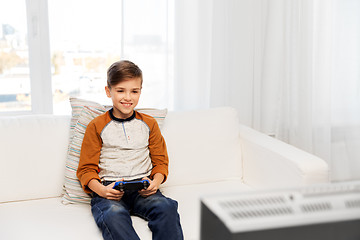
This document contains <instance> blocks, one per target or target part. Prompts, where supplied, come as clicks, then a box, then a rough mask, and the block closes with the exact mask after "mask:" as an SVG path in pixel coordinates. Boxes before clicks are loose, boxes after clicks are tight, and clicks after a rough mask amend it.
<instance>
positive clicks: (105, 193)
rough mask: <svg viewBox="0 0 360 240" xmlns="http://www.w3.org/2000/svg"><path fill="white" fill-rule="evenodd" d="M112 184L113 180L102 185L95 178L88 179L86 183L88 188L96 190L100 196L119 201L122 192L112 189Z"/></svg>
mask: <svg viewBox="0 0 360 240" xmlns="http://www.w3.org/2000/svg"><path fill="white" fill-rule="evenodd" d="M114 185H115V182H113V183H111V184H109V185H107V186H104V185H102V184H101V183H100V182H99V181H98V180H96V179H92V180H90V182H89V184H88V186H89V188H90V189H91V190H92V191H94V192H96V193H97V194H98V195H99V196H100V197H103V198H106V199H109V200H115V201H120V200H121V198H122V196H123V195H124V192H121V191H119V190H116V189H113V187H114Z"/></svg>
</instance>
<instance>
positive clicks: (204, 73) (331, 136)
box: [174, 0, 360, 181]
mask: <svg viewBox="0 0 360 240" xmlns="http://www.w3.org/2000/svg"><path fill="white" fill-rule="evenodd" d="M359 43H360V2H359V1H357V0H241V1H239V0H226V1H222V0H211V1H210V0H208V1H205V0H197V1H193V0H183V1H176V2H175V62H174V63H175V88H174V89H175V90H174V102H175V104H174V108H175V109H195V108H207V107H217V106H224V105H227V106H233V107H235V108H236V109H237V110H238V112H239V117H240V121H241V122H242V123H244V124H246V125H249V126H251V127H253V128H255V129H257V130H259V131H261V132H264V133H266V134H269V135H271V136H274V137H276V138H278V139H280V140H283V141H285V142H287V143H289V144H292V145H294V146H296V147H299V148H301V149H303V150H305V151H308V152H310V153H313V154H315V155H317V156H319V157H321V158H323V159H324V160H326V161H327V162H328V163H329V165H330V169H331V179H332V180H333V181H342V180H352V179H358V178H360V161H359V160H358V159H360V71H359V66H360V45H359Z"/></svg>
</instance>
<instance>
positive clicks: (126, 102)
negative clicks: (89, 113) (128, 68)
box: [105, 78, 141, 119]
mask: <svg viewBox="0 0 360 240" xmlns="http://www.w3.org/2000/svg"><path fill="white" fill-rule="evenodd" d="M105 91H106V95H107V96H108V97H109V98H111V100H112V102H113V108H114V111H113V114H114V116H115V117H117V118H121V119H126V118H129V117H131V115H132V114H133V112H134V108H135V107H136V105H137V104H138V102H139V98H140V94H141V78H128V79H124V80H123V81H121V82H120V83H118V84H117V85H114V86H112V87H111V88H109V87H107V86H106V87H105Z"/></svg>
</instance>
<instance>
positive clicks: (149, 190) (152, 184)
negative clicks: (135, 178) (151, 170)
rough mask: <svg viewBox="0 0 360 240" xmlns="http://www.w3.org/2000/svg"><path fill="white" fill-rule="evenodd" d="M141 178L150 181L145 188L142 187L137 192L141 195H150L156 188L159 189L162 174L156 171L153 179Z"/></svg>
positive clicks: (162, 177)
mask: <svg viewBox="0 0 360 240" xmlns="http://www.w3.org/2000/svg"><path fill="white" fill-rule="evenodd" d="M143 180H148V181H149V182H150V185H149V187H148V188H147V189H143V190H140V191H139V194H140V195H141V196H142V197H148V196H151V195H153V194H155V193H156V192H157V190H158V189H159V187H160V185H161V183H162V182H163V180H164V176H163V175H162V174H160V173H156V174H155V175H154V179H153V180H150V179H149V178H147V177H145V178H143Z"/></svg>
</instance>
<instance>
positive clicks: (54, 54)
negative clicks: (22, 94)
mask: <svg viewBox="0 0 360 240" xmlns="http://www.w3.org/2000/svg"><path fill="white" fill-rule="evenodd" d="M48 4H49V28H50V48H51V61H52V87H53V96H54V113H55V114H67V113H69V112H70V111H71V110H70V105H69V102H68V98H69V97H79V98H83V99H88V100H93V101H97V102H100V103H103V104H111V101H110V100H109V99H108V98H107V97H106V95H105V90H104V87H105V85H106V71H107V68H108V67H109V66H110V65H111V64H112V63H113V62H115V61H118V60H121V59H128V60H130V61H133V62H135V63H136V64H137V65H139V67H140V68H141V69H142V70H143V74H144V85H143V92H142V97H141V100H140V103H139V107H158V108H161V107H169V97H168V92H169V86H170V85H169V80H170V79H171V76H169V72H170V71H169V69H170V68H171V60H170V61H169V59H171V56H172V48H171V44H169V42H170V40H169V39H170V38H171V37H169V35H171V21H170V23H169V20H170V18H171V16H170V17H169V11H168V10H169V1H167V0H151V1H149V0H131V1H129V0H122V1H119V0H106V1H101V0H91V1H89V0H77V1H72V0H61V1H49V2H48ZM69 6H71V7H69ZM170 84H171V83H170Z"/></svg>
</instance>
